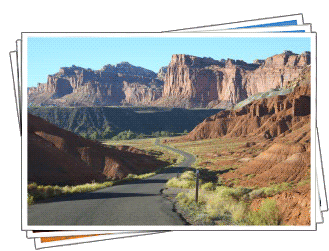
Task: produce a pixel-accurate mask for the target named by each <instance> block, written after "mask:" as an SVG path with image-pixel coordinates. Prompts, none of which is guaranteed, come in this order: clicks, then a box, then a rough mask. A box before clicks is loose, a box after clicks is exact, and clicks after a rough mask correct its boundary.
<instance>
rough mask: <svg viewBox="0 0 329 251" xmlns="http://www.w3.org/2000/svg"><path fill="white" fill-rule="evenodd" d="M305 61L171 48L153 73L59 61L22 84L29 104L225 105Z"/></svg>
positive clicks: (285, 76)
mask: <svg viewBox="0 0 329 251" xmlns="http://www.w3.org/2000/svg"><path fill="white" fill-rule="evenodd" d="M308 65H310V53H309V52H305V53H302V54H300V55H297V54H294V53H292V52H290V51H285V52H284V53H282V54H278V55H274V56H272V57H269V58H267V59H266V60H255V61H254V62H253V63H252V64H248V63H245V62H244V61H241V60H232V59H227V60H220V61H218V60H214V59H212V58H200V57H196V56H190V55H184V54H174V55H173V56H172V59H171V62H170V63H169V65H168V66H167V67H162V68H160V70H159V72H158V74H156V73H154V72H152V71H150V70H147V69H144V68H141V67H136V66H133V65H131V64H129V63H127V62H122V63H120V64H117V65H106V66H104V67H103V68H102V69H100V70H97V71H93V70H91V69H84V68H81V67H77V66H72V67H63V68H61V69H60V71H59V72H58V73H56V74H54V75H49V76H48V80H47V83H45V84H39V85H38V87H32V88H29V90H28V97H29V103H30V104H35V105H51V104H53V105H63V106H65V105H70V106H103V105H147V106H165V107H180V108H190V107H207V108H230V107H232V106H233V105H234V104H236V103H238V102H240V101H242V100H244V99H246V98H248V97H249V96H251V95H254V94H257V93H260V92H265V91H268V90H271V89H275V88H285V87H287V86H289V85H290V84H291V82H293V81H294V80H295V79H297V78H298V77H299V76H300V74H301V73H302V71H303V70H304V69H305V67H307V66H308Z"/></svg>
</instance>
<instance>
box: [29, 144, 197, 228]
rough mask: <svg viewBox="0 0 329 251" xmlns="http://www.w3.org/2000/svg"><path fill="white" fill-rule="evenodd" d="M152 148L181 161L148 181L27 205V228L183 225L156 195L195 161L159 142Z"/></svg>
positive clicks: (162, 199) (168, 204)
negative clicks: (173, 153) (172, 152)
mask: <svg viewBox="0 0 329 251" xmlns="http://www.w3.org/2000/svg"><path fill="white" fill-rule="evenodd" d="M155 144H156V145H159V146H162V147H164V148H167V149H170V150H172V151H174V152H177V153H179V154H181V155H183V156H184V161H183V162H182V163H180V164H179V165H178V166H177V167H171V168H166V169H165V170H164V171H163V172H162V173H160V174H157V175H155V176H152V177H150V178H148V179H144V180H140V181H134V182H130V183H126V184H122V185H117V186H113V187H108V188H104V189H101V190H98V191H95V192H90V193H83V194H74V195H70V196H65V197H58V198H56V199H53V200H51V201H48V202H45V203H38V204H35V205H31V206H29V207H28V225H30V226H34V225H39V226H40V225H42V226H71V225H75V226H87V225H88V226H97V225H98V226H99V225H113V226H120V225H123V226H124V225H139V226H141V225H145V226H154V225H184V224H185V223H184V221H182V220H181V218H180V217H179V216H178V215H177V213H175V212H173V210H172V209H173V205H172V203H171V202H170V201H169V200H167V199H165V198H163V196H162V195H161V192H160V191H161V189H163V188H164V186H165V183H166V182H167V180H168V179H170V178H172V177H175V176H176V175H177V172H181V171H182V169H184V168H185V167H190V166H191V165H192V164H193V162H194V161H195V158H194V156H193V155H191V154H189V153H187V152H184V151H181V150H178V149H175V148H171V147H169V146H163V145H161V144H160V143H159V139H157V140H156V142H155Z"/></svg>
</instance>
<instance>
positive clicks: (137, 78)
mask: <svg viewBox="0 0 329 251" xmlns="http://www.w3.org/2000/svg"><path fill="white" fill-rule="evenodd" d="M162 84H163V82H162V81H161V80H159V79H157V74H156V73H154V72H153V71H150V70H147V69H144V68H142V67H136V66H133V65H131V64H129V63H127V62H122V63H120V64H117V65H106V66H104V67H103V68H102V69H100V70H98V71H93V70H91V69H84V68H81V67H77V66H74V65H73V66H72V67H63V68H61V69H60V71H59V72H58V73H56V74H54V75H49V76H48V79H47V83H45V84H38V87H32V88H29V90H28V99H29V104H33V105H56V106H105V105H123V104H128V105H129V104H131V105H144V104H148V103H150V102H151V101H153V100H155V99H157V98H158V97H160V96H161V92H162Z"/></svg>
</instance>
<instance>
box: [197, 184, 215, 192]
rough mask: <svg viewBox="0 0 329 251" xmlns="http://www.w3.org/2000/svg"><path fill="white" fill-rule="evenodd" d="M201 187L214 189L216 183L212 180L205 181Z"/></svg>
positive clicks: (208, 189) (209, 189)
mask: <svg viewBox="0 0 329 251" xmlns="http://www.w3.org/2000/svg"><path fill="white" fill-rule="evenodd" d="M201 189H202V190H206V191H214V190H215V189H216V185H215V184H214V183H212V182H207V183H205V184H203V185H201Z"/></svg>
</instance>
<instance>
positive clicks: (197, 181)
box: [195, 170, 199, 204]
mask: <svg viewBox="0 0 329 251" xmlns="http://www.w3.org/2000/svg"><path fill="white" fill-rule="evenodd" d="M195 174H196V181H195V202H196V203H197V204H198V199H199V170H196V172H195Z"/></svg>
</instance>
